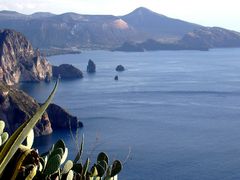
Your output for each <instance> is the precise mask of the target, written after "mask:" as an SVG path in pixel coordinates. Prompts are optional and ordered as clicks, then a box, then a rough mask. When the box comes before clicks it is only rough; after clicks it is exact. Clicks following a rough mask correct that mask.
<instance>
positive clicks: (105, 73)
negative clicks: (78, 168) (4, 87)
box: [21, 49, 240, 180]
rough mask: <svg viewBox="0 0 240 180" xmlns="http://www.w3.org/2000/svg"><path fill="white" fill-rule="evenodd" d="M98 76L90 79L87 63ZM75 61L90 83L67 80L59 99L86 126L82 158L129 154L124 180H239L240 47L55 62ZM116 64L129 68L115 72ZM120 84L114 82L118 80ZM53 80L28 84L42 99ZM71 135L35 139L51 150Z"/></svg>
mask: <svg viewBox="0 0 240 180" xmlns="http://www.w3.org/2000/svg"><path fill="white" fill-rule="evenodd" d="M89 58H91V59H92V60H93V61H94V62H95V63H96V65H97V73H96V74H94V75H88V74H86V66H87V61H88V59H89ZM49 59H50V61H51V63H52V64H55V65H59V64H62V63H70V64H73V65H74V66H76V67H78V68H80V69H81V70H82V71H83V72H84V79H81V80H69V81H64V80H62V81H61V84H60V86H59V89H58V92H57V94H56V96H55V99H54V102H55V103H57V104H59V105H61V106H62V107H64V108H66V109H67V110H68V111H69V112H71V113H72V114H74V115H76V116H78V117H79V119H80V120H81V121H82V122H83V123H84V128H83V129H81V130H80V133H82V132H84V134H85V144H86V145H85V152H84V155H85V156H84V157H86V156H88V155H89V156H91V158H92V159H93V161H95V157H96V153H97V152H99V151H106V152H107V153H108V154H109V156H110V157H111V159H121V160H122V161H124V159H125V158H126V156H127V154H128V152H129V148H130V149H131V154H130V157H129V158H128V160H127V162H126V163H125V165H124V169H123V171H122V172H121V173H120V175H119V177H120V179H123V180H146V179H163V180H176V179H180V180H197V179H206V180H212V179H217V180H219V179H227V180H230V179H240V49H214V50H211V51H209V52H201V51H158V52H144V53H122V52H106V51H90V52H83V53H82V54H79V55H61V56H54V57H50V58H49ZM118 64H122V65H124V66H125V67H126V71H124V72H122V73H117V72H116V71H115V70H114V69H115V67H116V66H117V65H118ZM115 75H118V76H119V81H114V76H115ZM52 87H53V83H49V84H47V83H39V84H22V85H21V88H22V89H23V90H25V91H26V92H28V93H29V94H30V95H32V96H33V97H35V98H36V99H37V100H38V101H40V102H43V100H44V99H46V97H47V95H48V94H49V92H50V91H51V89H52ZM59 138H62V139H64V140H65V142H66V143H67V146H68V147H69V149H70V158H73V154H74V153H76V148H75V146H74V142H73V140H72V138H71V136H70V133H69V130H66V131H58V132H55V133H54V134H53V135H52V136H49V137H45V138H41V139H38V140H37V147H38V148H39V149H40V150H46V149H48V148H49V147H50V144H51V143H53V142H55V141H56V140H57V139H59Z"/></svg>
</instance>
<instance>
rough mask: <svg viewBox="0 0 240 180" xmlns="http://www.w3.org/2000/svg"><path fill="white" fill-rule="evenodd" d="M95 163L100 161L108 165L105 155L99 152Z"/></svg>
mask: <svg viewBox="0 0 240 180" xmlns="http://www.w3.org/2000/svg"><path fill="white" fill-rule="evenodd" d="M97 161H98V162H100V161H105V162H106V163H107V164H108V156H107V154H106V153H104V152H100V153H99V154H98V157H97Z"/></svg>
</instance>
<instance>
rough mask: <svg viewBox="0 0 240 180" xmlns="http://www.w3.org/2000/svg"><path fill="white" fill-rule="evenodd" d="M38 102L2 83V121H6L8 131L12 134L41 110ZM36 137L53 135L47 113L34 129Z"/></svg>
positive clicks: (0, 95) (0, 104) (0, 112)
mask: <svg viewBox="0 0 240 180" xmlns="http://www.w3.org/2000/svg"><path fill="white" fill-rule="evenodd" d="M39 107H40V106H39V105H38V103H37V101H36V100H34V99H33V98H32V97H30V96H29V95H27V94H26V93H24V92H23V91H20V90H17V89H14V88H11V87H9V86H7V85H4V84H3V83H0V119H2V120H3V121H5V123H6V130H7V131H8V132H9V133H10V134H11V133H13V131H14V130H15V129H16V128H17V127H19V126H20V125H21V124H22V123H23V122H24V121H25V120H27V119H29V118H30V117H31V116H32V115H33V114H34V113H35V112H36V111H37V109H38V108H39ZM34 132H35V135H36V136H40V135H47V134H51V133H52V127H51V123H50V120H49V117H48V115H47V113H45V114H44V115H43V117H42V118H41V120H39V122H38V123H37V125H36V126H35V128H34Z"/></svg>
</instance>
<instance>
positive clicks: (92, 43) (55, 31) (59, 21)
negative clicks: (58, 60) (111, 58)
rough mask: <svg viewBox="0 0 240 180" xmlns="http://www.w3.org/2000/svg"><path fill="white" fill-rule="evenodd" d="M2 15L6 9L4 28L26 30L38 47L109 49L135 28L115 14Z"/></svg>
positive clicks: (3, 16)
mask: <svg viewBox="0 0 240 180" xmlns="http://www.w3.org/2000/svg"><path fill="white" fill-rule="evenodd" d="M1 14H4V12H2V13H0V19H1V21H0V28H11V29H15V30H17V31H19V32H21V33H23V34H24V35H26V37H27V38H28V39H29V40H30V41H31V43H32V44H33V46H34V47H38V48H53V47H57V48H91V49H95V48H105V49H108V48H110V47H112V46H116V45H120V44H121V43H123V42H124V41H126V40H127V39H129V38H130V37H131V36H133V35H134V30H133V29H132V28H131V27H129V26H128V25H127V23H126V22H124V21H123V20H121V19H120V18H119V17H115V16H111V15H101V16H98V15H81V14H76V13H65V14H61V15H53V14H50V15H49V14H46V13H45V14H42V13H41V14H33V15H29V16H25V17H24V18H17V17H15V18H8V16H7V15H1ZM41 16H43V17H41ZM33 17H34V18H33Z"/></svg>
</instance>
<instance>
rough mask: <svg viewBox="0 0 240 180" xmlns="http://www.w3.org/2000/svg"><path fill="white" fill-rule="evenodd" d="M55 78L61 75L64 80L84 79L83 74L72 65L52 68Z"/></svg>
mask: <svg viewBox="0 0 240 180" xmlns="http://www.w3.org/2000/svg"><path fill="white" fill-rule="evenodd" d="M52 73H53V77H58V76H59V75H60V77H61V78H63V79H74V78H83V73H82V71H80V70H79V69H78V68H76V67H74V66H73V65H71V64H61V65H60V66H52Z"/></svg>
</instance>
